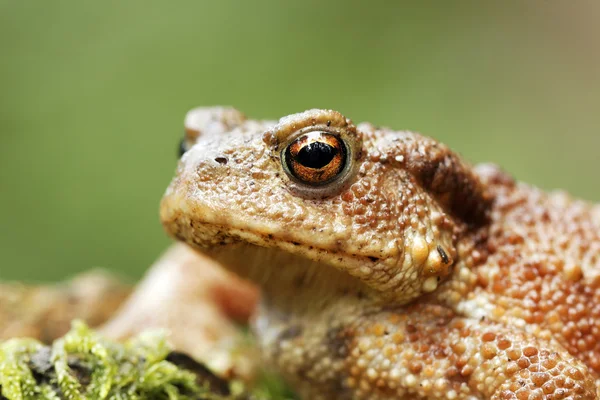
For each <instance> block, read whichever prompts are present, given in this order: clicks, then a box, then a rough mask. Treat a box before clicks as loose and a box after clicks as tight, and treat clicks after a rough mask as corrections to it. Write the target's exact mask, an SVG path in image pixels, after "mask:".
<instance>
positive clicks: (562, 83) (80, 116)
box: [0, 0, 600, 281]
mask: <svg viewBox="0 0 600 400" xmlns="http://www.w3.org/2000/svg"><path fill="white" fill-rule="evenodd" d="M599 20H600V3H598V2H594V1H587V2H586V1H579V2H566V1H565V2H563V1H548V0H539V1H535V0H528V1H503V2H481V1H457V2H442V1H432V2H427V1H418V2H416V1H415V2H402V1H398V2H391V1H370V2H358V1H329V2H324V1H302V2H296V3H292V2H281V1H237V2H232V1H210V2H209V1H176V2H167V1H152V0H150V1H148V0H145V1H141V0H137V1H134V0H132V1H91V0H89V1H86V0H72V1H58V0H57V1H5V0H1V1H0V49H1V53H0V91H1V96H0V190H1V196H0V221H1V222H0V252H1V260H0V279H27V280H36V281H48V280H55V279H59V278H63V277H65V276H68V275H71V274H73V273H75V272H77V271H81V270H84V269H87V268H90V267H95V266H103V267H107V268H110V269H112V270H115V271H121V272H122V273H123V274H125V275H129V276H131V277H132V278H137V277H139V276H140V275H141V274H142V273H143V271H144V270H145V269H146V267H147V266H148V265H149V264H150V263H151V262H152V260H153V259H155V258H156V257H157V256H158V255H159V254H160V253H161V251H163V249H164V248H165V247H166V246H167V245H168V243H169V239H168V238H167V237H166V236H165V235H164V234H163V232H162V229H161V227H160V224H159V222H158V213H157V207H158V202H159V199H160V197H161V194H162V192H163V190H164V188H165V187H166V186H167V184H168V182H169V180H170V178H171V176H172V173H173V171H174V168H175V164H176V148H177V144H178V141H179V139H180V137H181V134H182V120H183V116H184V114H185V112H186V111H187V110H188V109H189V108H191V107H194V106H198V105H214V104H227V105H234V106H236V107H238V108H239V109H241V110H243V111H244V112H246V113H247V114H248V115H250V116H253V117H257V118H278V117H280V116H282V115H285V114H289V113H293V112H298V111H301V110H304V109H307V108H312V107H327V108H335V109H338V110H339V111H341V112H343V113H344V114H346V115H347V116H349V117H351V118H352V119H354V120H355V121H363V120H368V121H371V122H374V123H376V124H379V125H388V126H392V127H395V128H403V129H412V130H417V131H420V132H423V133H426V134H428V135H431V136H434V137H436V138H439V139H440V140H442V141H444V142H446V143H447V144H449V145H451V146H452V147H453V148H454V149H456V150H457V151H458V152H460V153H462V154H463V155H465V156H466V157H467V158H468V159H470V160H471V161H473V162H480V161H494V162H496V163H499V164H501V165H503V166H504V167H505V168H506V169H507V170H508V171H510V172H511V173H513V174H514V175H515V176H517V177H518V178H519V179H522V180H526V181H528V182H531V183H535V184H537V185H540V186H542V187H544V188H548V189H550V188H564V189H567V190H569V191H571V192H572V193H574V194H575V195H577V196H581V197H584V198H587V199H589V200H594V201H598V200H600V185H598V179H597V175H598V174H597V171H598V167H599V162H598V159H599V156H598V152H599V149H600V135H599V122H600V47H599V46H600V45H599V41H598V38H599V37H600V24H598V22H597V21H599Z"/></svg>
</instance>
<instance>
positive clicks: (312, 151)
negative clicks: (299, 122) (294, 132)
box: [282, 132, 348, 186]
mask: <svg viewBox="0 0 600 400" xmlns="http://www.w3.org/2000/svg"><path fill="white" fill-rule="evenodd" d="M347 153H348V152H347V149H346V145H345V144H344V142H343V141H342V139H340V138H339V137H337V136H335V135H332V134H330V133H327V132H309V133H306V134H304V135H302V136H300V137H299V138H297V139H296V140H294V141H293V142H292V143H290V144H289V145H288V146H287V147H286V148H285V149H284V151H283V154H282V155H283V159H284V167H285V170H286V172H287V173H288V174H290V175H291V176H292V177H294V178H296V179H297V180H299V181H300V182H302V183H305V184H308V185H312V186H319V185H324V184H326V183H329V182H331V181H333V180H334V179H335V178H336V177H338V176H339V175H340V174H341V173H342V171H343V170H344V167H345V166H346V159H347Z"/></svg>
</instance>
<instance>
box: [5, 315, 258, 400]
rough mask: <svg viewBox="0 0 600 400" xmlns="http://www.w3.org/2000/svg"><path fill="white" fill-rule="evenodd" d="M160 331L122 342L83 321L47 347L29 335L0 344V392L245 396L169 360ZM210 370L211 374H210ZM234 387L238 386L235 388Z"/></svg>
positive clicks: (19, 395) (74, 398) (122, 399)
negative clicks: (221, 388) (217, 386)
mask: <svg viewBox="0 0 600 400" xmlns="http://www.w3.org/2000/svg"><path fill="white" fill-rule="evenodd" d="M170 354H171V353H170V348H169V346H168V345H167V343H166V341H165V339H164V335H162V334H160V333H147V334H142V335H140V336H138V337H137V338H134V339H132V340H130V341H128V342H125V343H117V342H112V341H109V340H106V339H104V338H102V337H100V336H99V335H98V334H96V333H95V332H94V331H93V330H91V329H89V328H88V327H87V326H86V325H85V324H84V323H82V322H78V321H76V322H74V323H73V324H72V328H71V330H70V331H69V332H68V333H67V334H66V335H65V336H64V337H62V338H61V339H59V340H57V341H55V342H54V344H52V346H50V347H48V346H45V345H43V344H42V343H40V342H38V341H36V340H33V339H23V338H20V339H11V340H8V341H6V342H4V343H2V344H0V393H1V396H0V398H1V399H8V400H30V399H31V400H33V399H35V400H38V399H50V400H54V399H67V400H84V399H94V400H95V399H98V400H104V399H106V400H137V399H140V400H141V399H156V400H163V399H165V400H167V399H168V400H175V399H182V400H192V399H207V400H208V399H210V400H217V399H241V398H248V397H246V396H245V395H243V394H242V393H241V392H242V390H241V389H239V386H236V385H227V383H225V384H226V390H225V392H227V393H225V394H219V391H218V390H215V388H214V387H212V386H211V384H210V383H209V382H210V381H211V380H214V379H218V378H216V377H214V376H211V377H210V379H208V378H207V377H205V376H203V374H202V373H199V372H198V370H200V369H201V368H199V369H198V370H196V371H192V370H190V369H186V368H187V367H184V366H180V365H177V364H176V363H174V362H172V361H170V360H169V355H170ZM209 374H210V373H209ZM236 388H238V389H236Z"/></svg>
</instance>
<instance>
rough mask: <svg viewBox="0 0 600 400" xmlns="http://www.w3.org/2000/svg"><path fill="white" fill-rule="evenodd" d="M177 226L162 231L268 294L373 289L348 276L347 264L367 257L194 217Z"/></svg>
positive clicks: (350, 265)
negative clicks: (285, 239)
mask: <svg viewBox="0 0 600 400" xmlns="http://www.w3.org/2000/svg"><path fill="white" fill-rule="evenodd" d="M177 226H178V228H177V229H176V230H174V228H173V225H172V224H170V225H168V227H167V229H168V230H169V232H170V233H171V234H172V235H173V236H175V237H176V238H177V239H179V240H182V241H184V242H186V243H188V244H189V245H191V246H192V247H194V248H196V249H198V250H200V251H201V252H202V253H204V254H206V255H208V256H209V257H211V258H213V259H214V260H216V261H217V262H219V263H220V264H221V265H223V266H224V267H225V268H227V269H229V270H231V271H232V272H234V273H236V274H237V275H239V276H241V277H243V278H246V279H249V280H250V281H252V282H254V283H256V284H257V285H259V286H260V287H261V288H262V289H263V290H264V291H265V292H266V293H267V294H269V295H271V296H281V295H282V294H283V295H289V290H293V291H294V293H296V291H298V290H299V289H300V288H304V290H300V291H303V292H306V293H304V295H308V296H309V298H312V297H315V296H317V297H318V298H321V299H323V300H324V299H326V298H331V297H332V296H335V295H338V296H339V295H343V294H348V293H358V292H360V293H362V294H363V295H368V294H369V293H371V294H372V293H373V289H371V288H369V287H368V286H367V285H366V284H365V283H364V282H362V281H361V280H360V279H359V278H357V277H355V276H352V275H353V274H352V272H353V271H352V268H360V267H361V266H364V265H365V263H366V262H371V263H373V262H375V260H371V259H369V258H368V257H361V256H356V255H351V254H347V253H342V252H336V253H334V252H331V251H330V250H327V249H321V248H317V247H314V246H310V245H303V244H301V243H298V242H290V241H284V240H282V239H281V238H278V237H277V236H275V235H266V236H262V235H259V234H256V233H253V232H251V231H249V230H245V229H236V228H230V227H228V228H224V227H222V226H218V225H213V224H210V223H200V222H196V221H194V222H188V223H185V224H177ZM363 258H364V260H363ZM295 296H296V297H297V296H298V294H297V293H296V294H295ZM369 297H372V296H369ZM307 301H308V300H307ZM310 301H311V302H312V301H313V300H310Z"/></svg>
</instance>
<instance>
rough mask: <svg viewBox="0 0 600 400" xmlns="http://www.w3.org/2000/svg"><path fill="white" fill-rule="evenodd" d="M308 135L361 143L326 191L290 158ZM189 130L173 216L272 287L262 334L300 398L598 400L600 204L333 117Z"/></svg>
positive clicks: (206, 247) (204, 117)
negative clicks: (297, 172) (294, 170)
mask: <svg viewBox="0 0 600 400" xmlns="http://www.w3.org/2000/svg"><path fill="white" fill-rule="evenodd" d="M307 130H308V131H311V130H325V131H328V132H330V133H333V134H334V135H337V136H338V137H340V138H341V139H342V140H344V141H345V143H347V145H348V148H349V159H350V163H349V165H348V168H346V170H345V171H344V173H343V174H342V176H341V177H340V180H339V181H336V182H333V183H331V184H329V185H328V186H327V187H325V188H320V189H316V190H315V189H311V188H310V187H308V186H305V185H303V184H302V183H301V182H297V181H294V180H293V179H292V178H290V177H289V176H288V174H287V173H286V172H285V171H284V169H283V168H282V165H281V160H280V154H281V150H282V149H283V148H285V146H286V145H287V144H288V143H289V142H290V140H292V139H294V138H295V137H297V136H298V135H299V134H301V133H302V132H305V131H307ZM186 131H187V134H188V146H189V147H190V149H189V151H188V152H187V153H186V154H185V155H184V156H183V157H182V159H181V162H180V163H179V167H178V170H177V175H176V177H175V178H174V180H173V182H172V183H171V185H170V187H169V188H168V190H167V192H166V194H165V197H164V199H163V202H162V207H161V217H162V220H163V223H164V226H165V227H166V229H167V231H168V232H170V234H172V235H173V236H175V237H177V238H179V239H180V240H182V241H185V242H187V243H189V244H190V245H192V246H194V247H196V248H199V249H202V251H204V252H206V253H207V254H210V255H211V256H212V257H214V258H215V259H217V260H219V261H220V262H221V263H222V264H223V265H224V266H225V267H227V268H229V269H231V270H233V271H235V272H237V273H238V274H240V275H242V276H245V277H248V278H250V279H251V280H253V281H255V282H257V283H258V284H259V285H260V287H261V289H262V292H263V299H262V304H261V305H260V307H259V310H258V312H257V315H256V316H255V318H254V330H255V332H256V334H257V336H258V338H259V341H260V343H261V346H262V348H263V351H264V354H265V356H266V359H267V360H268V361H269V362H270V363H272V364H273V365H275V366H276V368H277V369H278V370H279V371H281V372H282V374H283V375H284V376H285V377H286V378H287V379H288V380H289V381H290V382H291V383H292V385H293V386H294V387H295V388H296V389H297V390H298V392H299V393H300V394H301V395H302V396H303V398H305V399H498V400H499V399H530V400H532V399H598V378H599V374H600V291H599V290H598V287H599V286H600V217H599V214H600V212H599V211H598V210H599V208H598V206H592V205H590V204H588V203H585V202H583V201H579V200H575V199H572V198H571V197H570V196H569V195H567V194H564V193H552V194H548V193H545V192H542V191H540V190H538V189H536V188H534V187H531V186H528V185H525V184H520V183H515V182H514V181H513V180H512V179H511V178H509V177H507V176H506V175H505V174H503V173H502V172H500V171H499V170H498V169H496V168H495V167H492V166H480V167H478V168H471V167H470V166H468V165H467V164H465V163H464V162H463V161H462V160H461V159H460V158H459V157H458V156H457V155H455V154H454V153H452V152H451V151H450V150H449V149H448V148H446V147H445V146H443V145H441V144H439V143H437V142H436V141H434V140H433V139H429V138H426V137H423V136H420V135H418V134H414V133H410V132H397V131H392V130H389V129H383V128H376V127H374V126H372V125H370V124H360V125H358V126H356V127H355V126H354V125H353V124H352V123H351V122H350V121H349V120H348V119H346V118H345V117H343V116H342V115H341V114H339V113H337V112H334V111H325V110H311V111H307V112H305V113H301V114H295V115H292V116H289V117H285V118H283V119H281V120H280V121H279V122H271V121H264V122H260V121H252V120H246V119H245V118H244V117H243V115H242V114H241V113H239V112H237V111H235V110H232V109H221V108H212V109H196V110H192V111H191V112H190V113H189V114H188V117H187V119H186ZM299 132H300V133H299Z"/></svg>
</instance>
